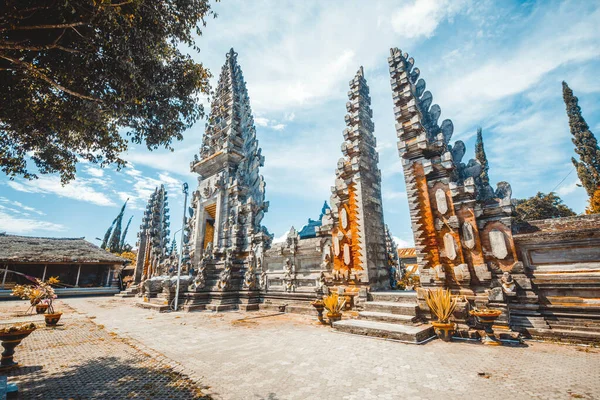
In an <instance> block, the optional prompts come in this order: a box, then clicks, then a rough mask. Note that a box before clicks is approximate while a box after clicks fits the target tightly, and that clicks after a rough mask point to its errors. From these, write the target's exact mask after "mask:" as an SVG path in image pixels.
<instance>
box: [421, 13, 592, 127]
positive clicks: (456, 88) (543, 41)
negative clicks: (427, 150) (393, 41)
mask: <svg viewBox="0 0 600 400" xmlns="http://www.w3.org/2000/svg"><path fill="white" fill-rule="evenodd" d="M540 14H541V11H540ZM581 14H585V12H583V11H582V10H581V9H580V8H579V7H571V6H570V5H567V4H563V5H562V6H561V7H560V8H559V9H558V10H554V9H553V10H551V11H547V12H545V14H542V16H541V17H540V19H539V21H537V22H536V23H531V24H529V25H528V26H524V27H523V32H522V38H523V39H522V40H520V41H518V42H516V43H515V44H512V45H508V46H505V47H503V48H501V49H498V50H497V51H494V52H493V53H492V54H491V55H490V57H486V58H485V59H484V60H485V61H484V62H482V63H477V62H476V61H477V60H472V61H473V62H469V61H471V59H468V58H467V59H462V60H460V63H459V65H457V69H456V72H455V73H454V74H452V75H449V74H447V73H444V74H440V76H438V77H436V76H434V75H431V74H427V69H424V68H421V70H422V72H423V75H422V76H424V77H425V80H426V81H428V84H429V83H431V82H433V83H434V85H433V87H438V88H439V89H437V90H432V93H433V95H434V101H435V102H438V101H439V104H440V106H441V107H442V111H443V116H442V119H443V118H447V117H444V116H449V117H450V118H451V119H452V120H453V121H454V123H455V127H458V129H464V128H465V125H466V124H470V123H473V122H474V121H476V120H478V119H481V118H482V117H483V116H485V115H488V116H490V115H494V114H495V113H497V112H498V110H502V109H505V108H507V107H509V106H510V105H511V103H507V102H506V99H507V98H510V97H511V96H514V95H517V94H520V93H523V92H524V91H526V90H528V89H530V88H532V87H534V86H535V85H536V84H538V82H540V80H542V78H543V77H546V76H547V74H548V73H550V72H552V71H554V70H556V69H557V68H559V67H561V66H565V65H574V64H576V63H582V62H585V61H589V60H592V59H594V58H598V55H599V54H600V31H599V30H598V29H596V25H597V21H598V20H600V9H598V10H595V11H593V12H591V13H588V14H587V15H584V16H582V15H581ZM558 27H560V29H559V28H558ZM558 31H560V34H558V33H557V32H558ZM575 43H576V45H574V44H575ZM417 61H418V60H417ZM416 65H417V66H418V62H417V63H416ZM428 69H429V68H428ZM559 82H560V81H559ZM429 86H430V85H428V87H429ZM554 93H556V94H557V95H559V96H560V86H558V88H557V89H555V92H554Z"/></svg>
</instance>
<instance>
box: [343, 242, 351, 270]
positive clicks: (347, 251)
mask: <svg viewBox="0 0 600 400" xmlns="http://www.w3.org/2000/svg"><path fill="white" fill-rule="evenodd" d="M344 264H346V265H350V246H349V245H348V243H344Z"/></svg>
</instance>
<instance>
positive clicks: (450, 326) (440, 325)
mask: <svg viewBox="0 0 600 400" xmlns="http://www.w3.org/2000/svg"><path fill="white" fill-rule="evenodd" d="M431 325H433V329H434V330H435V334H436V335H437V336H438V337H439V338H440V339H442V340H443V341H444V342H449V341H451V340H452V335H453V334H454V331H455V330H456V325H455V324H454V322H439V321H433V322H431Z"/></svg>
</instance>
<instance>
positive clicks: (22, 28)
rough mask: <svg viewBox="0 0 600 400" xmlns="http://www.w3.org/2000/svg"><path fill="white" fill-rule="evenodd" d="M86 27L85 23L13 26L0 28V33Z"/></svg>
mask: <svg viewBox="0 0 600 400" xmlns="http://www.w3.org/2000/svg"><path fill="white" fill-rule="evenodd" d="M82 25H87V22H73V23H71V24H55V25H33V26H15V27H12V28H0V32H4V31H30V30H36V29H65V28H74V27H76V26H82Z"/></svg>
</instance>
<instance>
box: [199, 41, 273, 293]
mask: <svg viewBox="0 0 600 400" xmlns="http://www.w3.org/2000/svg"><path fill="white" fill-rule="evenodd" d="M237 55H238V54H237V53H236V52H234V51H233V49H231V50H230V51H229V52H228V53H227V59H226V61H225V65H223V68H222V69H221V75H220V77H219V82H218V86H217V88H216V92H215V94H214V98H213V101H212V104H211V113H210V117H209V120H208V123H207V126H206V130H205V133H204V137H203V142H202V148H201V149H200V157H199V158H198V157H197V156H196V157H194V158H195V159H194V161H193V162H192V163H191V170H192V171H193V172H195V173H197V174H198V175H199V177H198V188H197V190H196V191H195V192H194V193H193V194H192V209H193V216H192V220H191V222H190V224H191V232H190V249H191V250H190V257H191V258H192V260H191V262H192V263H193V265H197V264H198V263H199V262H200V260H201V259H202V258H203V253H204V252H205V250H207V249H208V251H209V252H211V254H210V262H209V263H208V264H209V267H208V271H207V272H206V273H207V274H209V276H208V277H207V278H206V282H207V285H206V287H205V288H204V289H203V290H204V291H216V292H238V291H240V290H241V288H242V283H243V277H244V274H245V273H246V269H247V268H248V266H249V262H250V263H252V264H253V263H254V261H253V260H254V257H262V254H263V251H264V250H265V249H266V248H268V247H269V246H270V243H271V240H272V236H271V235H269V233H268V231H267V230H266V228H265V227H264V226H262V225H261V221H262V219H263V216H264V214H265V212H267V210H268V207H269V203H268V202H266V201H265V182H264V180H263V177H262V176H261V175H260V174H259V167H261V166H263V163H264V157H263V156H262V155H261V149H260V148H259V147H258V141H257V140H256V130H255V127H254V119H253V117H252V110H251V108H250V101H249V98H248V91H247V89H246V83H245V82H244V76H243V74H242V70H241V68H240V66H239V65H238V63H237ZM250 253H253V254H252V255H250ZM249 260H251V261H249ZM211 271H212V272H211ZM256 273H257V274H260V271H256ZM211 274H212V275H211ZM212 278H214V279H212ZM248 279H250V280H252V279H251V278H250V277H248ZM225 281H227V282H225ZM212 297H215V296H211V298H212ZM216 297H223V296H220V295H217V296H216ZM228 297H231V296H228ZM211 301H212V300H211ZM228 302H229V303H234V302H235V300H234V299H233V298H230V299H229V300H228Z"/></svg>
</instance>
